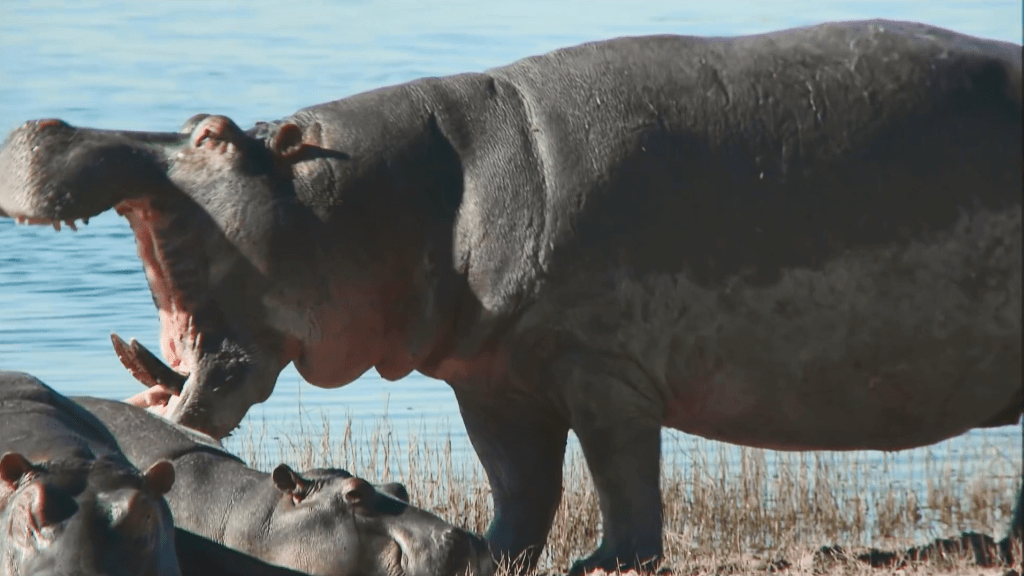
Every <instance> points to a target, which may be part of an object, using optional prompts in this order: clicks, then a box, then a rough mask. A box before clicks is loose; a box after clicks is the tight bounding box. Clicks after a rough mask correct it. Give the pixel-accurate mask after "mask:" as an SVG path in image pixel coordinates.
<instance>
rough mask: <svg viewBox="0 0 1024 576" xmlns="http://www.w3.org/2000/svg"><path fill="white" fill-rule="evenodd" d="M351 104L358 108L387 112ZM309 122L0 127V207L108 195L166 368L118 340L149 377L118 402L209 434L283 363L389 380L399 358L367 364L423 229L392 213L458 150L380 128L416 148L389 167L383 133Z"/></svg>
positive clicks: (385, 334) (322, 381)
mask: <svg viewBox="0 0 1024 576" xmlns="http://www.w3.org/2000/svg"><path fill="white" fill-rule="evenodd" d="M363 103H364V105H365V106H364V108H366V110H363V111H361V112H360V113H359V117H367V116H366V115H367V114H369V115H370V116H375V117H379V118H377V120H376V121H381V120H383V119H384V118H386V117H390V116H389V115H394V114H397V113H398V112H396V111H391V110H390V109H389V107H388V106H387V105H386V104H385V103H381V102H373V101H368V100H365V99H364V101H363ZM321 120H323V119H318V118H315V117H313V116H312V115H310V114H305V113H303V112H300V113H299V114H297V115H296V116H295V117H293V118H291V119H288V120H286V121H281V122H275V123H269V124H268V123H260V124H258V125H257V126H256V127H254V128H253V129H251V130H248V131H243V130H241V129H240V128H239V127H238V126H237V125H236V124H235V123H234V122H232V121H231V120H230V119H228V118H226V117H223V116H211V115H197V116H195V117H193V118H191V119H189V120H188V121H187V122H186V123H185V124H184V125H183V127H182V128H181V131H180V132H125V131H109V130H93V129H86V128H78V127H74V126H70V125H68V124H66V123H65V122H63V121H60V120H40V121H31V122H28V123H26V124H25V125H23V126H21V127H20V128H17V129H15V130H14V131H13V132H12V133H11V134H10V136H9V137H8V138H7V139H6V141H5V142H4V144H3V148H2V149H0V216H8V217H11V218H15V219H16V220H17V221H18V222H22V223H25V222H27V223H34V224H53V225H54V226H55V227H56V228H58V229H60V226H61V224H62V223H65V224H67V225H68V226H69V227H71V228H75V227H76V224H75V223H76V220H79V219H81V220H85V221H88V219H89V218H90V217H93V216H95V215H97V214H99V213H101V212H104V211H107V210H109V209H111V208H113V209H116V211H117V213H118V214H120V215H122V216H124V217H125V218H126V219H127V220H128V222H129V224H130V225H131V227H132V230H133V231H134V234H135V240H136V244H137V247H138V253H139V257H140V259H141V261H142V264H143V267H144V269H145V274H146V278H147V280H148V282H149V287H150V290H151V292H152V296H153V300H154V303H155V304H156V306H157V308H158V313H159V317H160V322H161V336H160V345H161V351H162V353H163V357H164V359H165V360H166V361H167V365H165V364H163V362H161V361H159V360H156V356H154V355H152V354H149V353H148V352H144V348H142V347H141V346H138V345H136V346H132V347H122V348H121V349H119V350H118V355H119V357H120V358H121V360H122V361H123V362H124V363H125V365H126V366H127V367H128V368H129V370H130V371H131V372H132V374H133V375H134V376H135V377H136V378H138V379H139V380H140V381H141V382H142V383H144V384H146V385H148V386H149V387H150V389H149V390H148V391H147V392H145V393H142V394H140V395H139V396H138V397H136V398H134V399H132V400H131V402H132V403H134V404H136V405H140V406H145V407H149V408H150V409H152V410H153V411H154V412H157V413H159V414H161V415H163V416H165V417H167V418H169V419H171V420H172V421H175V422H178V423H180V424H183V425H185V426H188V427H190V428H194V429H196V430H201V431H203V432H206V433H207V434H210V435H211V436H213V437H215V438H223V437H225V436H226V435H227V434H228V433H230V431H231V430H232V429H234V428H235V427H236V426H237V425H238V423H239V422H240V421H241V420H242V418H243V417H244V416H245V414H246V412H247V411H248V409H249V408H250V407H251V406H252V405H253V404H255V403H259V402H262V401H264V400H266V398H267V397H269V395H270V394H271V392H272V391H273V388H274V385H275V384H276V382H277V378H278V375H279V374H280V372H281V370H282V369H283V368H284V367H285V366H286V365H287V364H288V363H289V362H294V363H295V366H296V367H297V368H298V370H299V372H300V373H301V374H302V375H303V377H304V378H305V379H306V380H307V381H309V382H311V383H313V384H317V385H325V386H338V385H342V384H347V383H348V382H351V381H352V380H354V379H356V378H357V377H359V376H360V375H361V374H363V373H364V372H365V371H366V370H368V369H369V368H371V367H373V366H377V368H378V371H380V372H381V374H383V375H385V376H386V377H389V378H397V377H400V376H404V375H405V374H407V373H409V372H410V371H411V370H413V369H414V367H415V366H413V365H412V364H410V363H409V362H407V361H405V360H400V361H397V364H400V365H401V367H400V368H398V369H391V370H389V369H388V368H387V367H385V366H384V365H383V364H382V356H383V355H388V354H398V356H400V357H402V358H405V356H407V355H408V353H407V351H406V350H405V348H404V347H402V346H396V345H394V342H395V340H394V339H395V338H397V337H399V336H396V335H397V334H399V333H403V330H404V328H400V327H399V326H398V325H399V324H403V322H402V321H399V319H398V316H396V315H397V314H399V313H401V314H405V313H412V312H410V311H413V310H415V309H416V303H415V302H406V303H405V304H402V302H405V301H406V300H408V299H409V298H410V297H411V296H410V294H411V292H409V290H411V287H410V286H411V285H409V284H408V282H406V281H405V280H397V279H395V278H394V277H393V274H394V272H395V270H397V269H410V268H408V267H407V266H406V265H405V264H404V262H407V261H409V259H410V258H412V256H411V255H410V249H409V248H408V247H409V246H412V245H414V244H416V242H417V241H416V240H415V239H416V238H422V237H423V236H424V234H427V232H426V230H425V227H427V226H434V224H432V223H431V222H432V219H431V218H429V217H427V216H422V215H416V214H413V213H408V214H406V213H405V211H406V210H407V209H409V210H420V209H424V210H425V209H426V208H424V206H434V208H430V209H436V206H435V205H437V206H439V205H440V204H438V203H437V202H433V201H429V200H428V199H426V198H425V197H424V198H419V199H418V200H415V201H414V202H413V203H414V204H415V206H412V207H410V205H409V203H408V202H406V201H405V200H404V198H406V197H407V196H415V195H416V194H414V192H412V191H413V190H414V191H416V193H417V194H418V192H420V191H423V190H425V189H427V188H431V187H434V188H436V187H438V186H439V184H438V183H437V180H438V179H439V178H448V177H449V172H452V170H457V163H456V164H452V162H451V161H450V159H448V160H449V161H447V162H440V161H438V158H436V157H435V156H437V154H438V153H437V152H432V151H431V150H432V148H431V147H430V146H425V145H424V142H426V140H429V137H430V132H429V130H428V131H427V132H422V131H421V132H422V133H419V132H417V133H415V134H413V135H412V136H410V135H409V134H404V133H403V134H395V135H394V136H401V137H403V138H405V140H407V141H408V140H410V138H411V140H413V141H415V142H413V143H411V144H409V143H407V144H408V145H409V146H412V145H417V146H420V147H421V148H425V149H426V152H425V153H422V154H420V153H418V152H417V153H412V152H410V153H409V154H408V155H409V157H410V160H409V161H408V162H404V161H403V166H402V168H401V170H397V171H396V170H395V169H394V168H389V166H391V165H392V163H391V161H390V160H388V158H387V157H386V154H390V153H391V152H389V151H391V150H397V149H398V148H396V147H401V146H399V143H398V141H397V140H395V141H391V142H390V143H386V142H384V141H382V140H380V139H379V136H380V135H378V137H376V138H377V139H376V140H366V139H365V138H364V137H369V136H371V135H372V134H370V133H367V134H364V132H365V129H370V130H371V132H372V131H373V130H374V128H373V125H372V124H369V123H367V124H364V125H356V124H353V123H348V124H346V128H345V129H344V130H342V131H340V132H339V131H338V129H337V127H336V126H335V127H333V128H329V126H332V125H333V124H332V123H330V122H328V121H321ZM394 126H395V129H396V130H398V129H399V128H400V127H401V123H400V122H396V123H395V124H394ZM427 127H428V123H427V122H426V121H425V122H424V123H423V126H422V127H420V128H424V129H426V128H427ZM402 130H405V128H402ZM435 132H436V130H435ZM416 142H418V143H419V144H415V143H416ZM402 146H406V145H402ZM342 149H343V150H345V151H344V152H341V151H340V150H342ZM449 150H450V147H449ZM396 166H397V165H396ZM431 166H432V168H431ZM449 167H452V170H449ZM442 168H443V169H442ZM421 172H422V174H421ZM341 182H344V183H346V184H345V185H344V186H343V188H344V190H345V191H344V193H342V192H340V190H341V188H339V186H340V184H339V183H341ZM339 194H340V195H341V196H343V197H340V196H339ZM417 198H418V196H417ZM441 204H443V202H442V203H441ZM449 204H450V203H449ZM342 205H343V206H342ZM446 206H448V204H446ZM403 207H404V208H403ZM341 208H344V209H341ZM399 208H401V210H400V212H401V213H398V212H396V209H399ZM446 209H448V210H449V212H452V213H454V208H452V207H451V206H448V208H446ZM435 232H436V231H435ZM449 235H450V230H449ZM396 242H398V243H399V244H402V245H403V246H405V247H404V248H401V247H400V246H399V244H396ZM419 247H420V248H422V242H420V246H419ZM416 257H417V258H418V260H416V261H417V262H419V261H421V260H422V259H423V256H422V254H418V255H417V256H416ZM400 261H401V262H403V264H400V263H399V262H400ZM402 310H405V312H401V311H402ZM389 315H390V316H395V317H394V318H389V317H388V316H389ZM389 342H390V343H389ZM133 351H137V352H139V354H141V356H139V355H133V354H131V352H133ZM422 351H423V353H427V352H428V351H429V350H428V349H427V348H423V350H422ZM153 360H156V361H155V362H153ZM384 364H386V362H384Z"/></svg>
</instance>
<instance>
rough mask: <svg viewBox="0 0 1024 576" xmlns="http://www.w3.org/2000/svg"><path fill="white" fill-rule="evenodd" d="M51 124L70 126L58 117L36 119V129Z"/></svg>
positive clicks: (60, 126)
mask: <svg viewBox="0 0 1024 576" xmlns="http://www.w3.org/2000/svg"><path fill="white" fill-rule="evenodd" d="M51 126H56V127H58V128H70V127H71V125H70V124H68V123H67V122H65V121H63V120H61V119H59V118H44V119H42V120H36V130H46V129H47V128H50V127H51Z"/></svg>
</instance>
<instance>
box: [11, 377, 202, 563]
mask: <svg viewBox="0 0 1024 576" xmlns="http://www.w3.org/2000/svg"><path fill="white" fill-rule="evenodd" d="M173 483H174V467H173V465H172V464H170V463H169V462H167V461H166V460H154V461H153V462H152V463H151V465H150V466H148V467H147V468H146V472H145V473H142V474H140V473H139V471H138V469H136V468H135V467H134V466H132V465H131V464H130V463H129V462H128V460H127V459H125V457H124V455H123V454H122V453H121V452H120V450H118V447H117V442H116V441H115V440H114V438H113V437H112V436H111V435H110V432H108V431H107V429H106V428H104V427H103V425H102V424H101V423H99V422H98V421H97V420H96V418H94V417H93V416H92V415H91V414H89V413H88V412H86V411H85V410H84V409H82V407H80V406H78V405H76V404H75V403H74V402H71V401H70V400H68V399H67V398H65V397H64V396H61V395H60V394H58V393H57V392H55V391H54V390H53V389H52V388H50V387H48V386H47V385H46V384H43V383H42V382H40V381H39V380H37V379H35V378H33V377H31V376H29V375H28V374H24V373H20V372H0V575H2V576H179V574H180V571H179V567H178V559H177V556H176V551H175V546H174V545H175V541H174V524H173V521H172V519H171V512H170V510H168V508H167V503H166V502H164V500H163V498H162V496H163V495H164V494H165V493H166V492H167V491H168V490H169V489H170V487H171V485H172V484H173ZM186 576H189V575H186Z"/></svg>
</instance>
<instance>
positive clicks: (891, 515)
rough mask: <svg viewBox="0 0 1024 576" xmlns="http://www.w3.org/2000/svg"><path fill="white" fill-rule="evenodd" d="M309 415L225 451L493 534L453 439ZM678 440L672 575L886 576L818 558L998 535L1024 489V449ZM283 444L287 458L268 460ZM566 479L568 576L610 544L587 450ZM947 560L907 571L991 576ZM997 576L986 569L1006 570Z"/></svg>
mask: <svg viewBox="0 0 1024 576" xmlns="http://www.w3.org/2000/svg"><path fill="white" fill-rule="evenodd" d="M302 420H303V418H300V419H299V421H300V424H299V425H298V427H299V429H298V430H296V429H295V427H294V426H293V427H292V429H290V430H285V431H283V432H282V431H278V432H277V433H273V434H272V433H271V432H270V430H269V429H268V423H267V422H266V420H263V421H261V422H258V423H255V424H253V423H252V422H250V424H249V425H248V427H247V428H245V429H244V430H243V431H242V433H241V434H237V435H236V436H234V437H232V438H230V439H229V440H228V442H227V446H228V448H229V449H231V450H232V451H234V452H235V453H238V454H239V455H240V456H241V457H242V458H243V459H245V460H246V461H247V462H249V463H250V464H251V465H253V466H254V467H256V468H259V469H263V470H267V469H270V468H272V467H273V466H274V465H276V464H277V463H278V462H279V461H280V462H285V463H288V464H289V465H292V466H294V467H297V468H313V467H328V466H335V467H341V468H345V469H347V470H349V471H350V472H352V473H353V474H357V475H360V476H363V477H365V478H368V479H371V480H372V481H375V482H389V481H399V482H402V483H404V484H405V485H406V486H407V487H408V489H409V493H410V496H411V500H412V501H413V503H415V504H416V505H418V506H420V507H423V508H426V509H429V510H432V511H434V512H435V513H436V514H438V515H439V516H441V517H443V518H445V519H447V520H449V521H451V522H453V523H455V524H458V525H461V526H465V527H467V528H469V529H471V530H474V531H477V532H483V531H484V530H485V529H486V527H487V522H488V521H489V520H490V517H491V500H490V490H489V487H488V485H487V482H486V478H485V476H484V474H483V471H482V469H481V468H480V465H479V463H478V462H477V461H476V459H475V458H461V459H459V458H456V457H453V450H452V443H451V438H450V436H448V435H447V433H443V432H439V431H434V432H433V433H431V431H428V430H426V429H425V427H424V426H421V427H420V428H419V429H418V430H409V431H407V433H406V434H396V433H395V431H394V430H393V426H392V423H391V421H390V420H389V419H388V418H386V417H385V418H383V419H381V420H378V421H376V422H375V423H374V424H373V426H372V428H371V429H370V430H359V429H355V428H354V424H353V420H352V419H351V418H349V419H348V420H347V421H346V423H345V426H344V428H343V429H342V431H341V434H340V435H336V434H333V431H332V430H331V426H330V421H329V420H328V418H327V417H326V415H324V414H321V418H320V423H319V425H317V426H313V425H312V423H311V422H312V421H311V419H309V418H308V416H307V418H306V420H309V422H306V423H301V422H302ZM669 440H674V444H675V445H669V443H668V442H666V448H667V449H666V450H665V452H666V453H668V454H673V455H676V456H675V458H668V459H666V461H665V462H664V465H663V470H664V472H663V478H662V490H663V494H664V522H665V552H666V558H667V561H666V566H668V567H669V568H670V569H671V570H672V572H673V573H675V574H688V575H693V576H696V575H700V574H744V573H765V572H776V571H785V572H786V573H789V574H803V573H807V574H812V573H813V574H868V573H878V571H877V570H875V569H872V568H870V567H869V566H867V565H866V564H864V563H863V562H858V561H856V560H854V559H851V558H846V559H845V560H844V559H843V558H842V557H840V558H838V559H837V558H835V557H833V556H834V555H833V556H828V557H823V555H822V554H820V553H816V551H817V550H818V547H819V546H820V545H822V544H832V543H839V544H841V545H842V546H844V547H846V548H848V549H861V550H863V549H865V548H868V547H874V548H880V549H891V550H900V549H906V548H907V547H909V546H913V545H915V544H925V543H928V542H930V541H931V540H933V539H936V538H942V537H950V536H955V535H958V534H960V533H961V532H963V531H976V532H982V533H986V534H994V535H998V536H999V537H1001V536H1002V535H1003V533H1004V532H1005V530H1006V526H1007V523H1008V519H1009V517H1010V514H1011V510H1012V508H1013V505H1014V503H1015V498H1016V494H1017V490H1018V487H1019V482H1020V472H1019V470H1020V466H1021V461H1020V453H1019V450H1018V451H1014V450H1012V449H1009V448H1012V447H1006V446H988V445H982V446H980V447H974V448H972V450H973V451H975V452H977V453H967V452H966V451H963V450H961V451H960V452H959V453H955V452H954V450H953V449H952V448H948V449H947V453H942V452H941V450H935V449H922V450H918V451H910V452H904V453H898V454H885V453H878V452H844V453H834V452H773V451H769V450H760V449H752V448H740V447H731V446H727V445H725V444H721V443H715V442H710V441H705V440H702V439H694V438H691V437H678V436H677V437H675V438H671V437H670V438H669ZM274 447H276V448H277V452H278V458H277V459H276V460H268V458H267V456H266V454H268V453H270V452H271V450H272V448H274ZM897 468H898V469H899V470H902V471H903V472H902V473H899V472H898V470H897ZM907 470H909V472H906V471H907ZM564 478H565V480H564V493H563V497H562V503H561V506H560V508H559V509H558V513H557V515H556V517H555V523H554V526H553V528H552V530H551V535H550V537H549V538H548V547H547V548H546V550H545V553H544V556H543V558H542V560H541V564H540V567H539V573H545V572H558V571H564V570H565V569H566V568H567V567H568V566H569V565H570V563H571V562H572V560H573V559H575V558H578V557H580V556H583V555H585V554H586V553H587V552H589V551H590V550H592V549H593V548H594V547H595V546H596V544H597V542H598V540H599V539H600V513H599V511H598V504H597V495H596V493H595V492H594V489H593V484H592V482H591V481H590V477H589V472H588V471H587V468H586V466H585V464H584V461H583V458H582V455H581V453H580V451H579V448H578V445H575V444H571V445H570V449H569V450H568V451H567V457H566V465H565V472H564ZM915 486H916V487H917V489H916V490H915ZM922 496H923V497H922ZM1018 554H1020V551H1019V550H1018ZM840 556H842V555H840ZM1017 557H1018V558H1020V557H1021V556H1020V555H1018V556H1017ZM940 560H941V561H940ZM940 560H936V559H932V560H929V561H927V562H923V563H922V562H910V563H909V564H907V565H906V566H904V567H903V568H902V572H903V573H906V574H913V573H919V574H931V573H941V574H957V573H962V572H963V571H968V570H969V571H970V573H972V574H984V573H987V572H985V571H984V570H983V569H981V568H980V567H978V566H976V565H975V563H974V561H973V560H972V559H971V558H967V557H963V558H959V557H956V555H953V556H952V557H951V556H949V555H947V556H945V557H944V558H943V559H940ZM873 570H874V572H872V571H873ZM993 570H994V571H991V572H988V573H993V574H995V573H999V574H1002V573H1003V572H1005V570H1004V571H1003V572H1000V571H999V570H998V569H993ZM889 573H892V569H890V570H889Z"/></svg>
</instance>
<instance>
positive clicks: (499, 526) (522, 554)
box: [455, 388, 569, 572]
mask: <svg viewBox="0 0 1024 576" xmlns="http://www.w3.org/2000/svg"><path fill="white" fill-rule="evenodd" d="M455 397H456V399H457V400H458V402H459V409H460V411H461V412H462V419H463V421H464V422H465V425H466V433H467V434H468V436H469V440H470V442H471V443H472V444H473V448H474V449H475V450H476V453H477V455H478V456H479V458H480V462H481V464H483V467H484V471H485V472H486V473H487V478H488V480H489V481H490V484H491V497H492V498H493V501H494V517H493V520H492V521H491V525H490V528H489V529H488V530H487V544H488V546H489V547H490V549H491V553H492V554H493V555H494V556H495V558H496V559H497V560H499V561H501V562H505V563H507V565H509V567H510V568H512V569H514V570H516V571H521V572H527V571H529V570H531V569H532V568H533V567H534V566H535V565H536V563H537V560H538V559H539V558H540V554H541V552H542V551H543V549H544V544H545V542H546V541H547V537H548V532H549V531H550V530H551V523H552V522H553V521H554V518H555V512H556V511H557V509H558V503H559V501H560V500H561V497H562V462H563V460H564V457H565V442H566V438H567V436H568V431H569V427H568V424H567V423H566V422H565V421H564V419H562V418H561V417H559V416H558V415H557V414H554V413H552V411H551V410H550V407H547V408H545V407H544V406H543V405H541V404H540V403H539V402H537V401H535V400H530V399H510V398H508V397H501V398H499V399H495V398H484V397H483V396H482V395H478V394H475V393H473V392H470V391H467V390H460V389H458V388H456V389H455Z"/></svg>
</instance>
